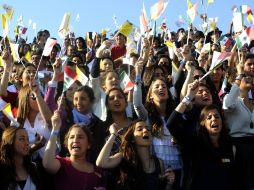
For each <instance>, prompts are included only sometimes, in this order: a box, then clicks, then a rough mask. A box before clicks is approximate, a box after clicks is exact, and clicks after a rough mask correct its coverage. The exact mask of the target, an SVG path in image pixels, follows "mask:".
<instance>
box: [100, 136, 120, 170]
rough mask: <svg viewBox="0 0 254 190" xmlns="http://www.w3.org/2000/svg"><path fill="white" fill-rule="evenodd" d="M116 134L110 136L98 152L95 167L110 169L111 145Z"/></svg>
mask: <svg viewBox="0 0 254 190" xmlns="http://www.w3.org/2000/svg"><path fill="white" fill-rule="evenodd" d="M115 138H116V134H111V135H110V137H109V139H108V140H107V141H106V143H105V144H104V146H103V148H102V149H101V151H100V154H99V156H98V157H97V160H96V165H97V166H99V167H102V168H112V167H114V166H111V164H110V152H111V149H112V147H113V143H114V141H115Z"/></svg>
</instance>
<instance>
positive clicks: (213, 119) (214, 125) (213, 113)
mask: <svg viewBox="0 0 254 190" xmlns="http://www.w3.org/2000/svg"><path fill="white" fill-rule="evenodd" d="M205 128H206V129H207V131H208V133H209V134H210V135H218V134H219V133H220V131H221V128H222V119H221V116H220V114H219V112H218V110H217V109H212V110H210V111H209V112H208V114H207V116H206V118H205Z"/></svg>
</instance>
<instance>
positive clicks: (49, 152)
mask: <svg viewBox="0 0 254 190" xmlns="http://www.w3.org/2000/svg"><path fill="white" fill-rule="evenodd" d="M54 131H55V132H57V130H53V131H52V134H54ZM56 141H57V135H51V136H50V138H49V140H48V143H47V146H46V149H45V152H44V156H43V160H42V163H43V167H44V168H45V169H46V170H51V168H54V167H55V161H56V159H55V151H56Z"/></svg>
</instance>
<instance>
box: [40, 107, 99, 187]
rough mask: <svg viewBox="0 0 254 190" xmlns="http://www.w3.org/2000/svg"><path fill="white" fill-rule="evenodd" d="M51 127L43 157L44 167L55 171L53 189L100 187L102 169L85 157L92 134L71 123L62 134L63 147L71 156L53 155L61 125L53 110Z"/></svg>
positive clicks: (85, 128) (90, 144)
mask: <svg viewBox="0 0 254 190" xmlns="http://www.w3.org/2000/svg"><path fill="white" fill-rule="evenodd" d="M52 125H53V130H52V132H51V136H50V139H49V141H48V144H47V148H46V150H45V154H44V157H43V166H44V167H45V169H46V170H47V171H48V172H50V173H51V174H54V176H55V178H54V180H55V189H56V190H59V189H61V190H65V189H66V190H67V189H77V190H83V189H87V190H94V189H96V188H99V187H102V174H101V171H100V170H99V169H98V168H97V167H95V166H94V165H93V164H91V163H90V162H89V161H88V160H87V158H86V156H87V153H88V151H89V149H90V148H91V146H92V137H91V134H90V132H89V130H88V129H87V126H85V125H79V124H75V125H73V126H72V127H71V128H70V129H69V131H68V133H67V134H66V136H65V146H66V147H67V148H68V151H69V154H70V157H56V158H55V150H56V140H57V136H58V135H59V130H60V128H61V118H60V115H59V113H58V112H57V111H56V112H55V113H54V115H53V117H52Z"/></svg>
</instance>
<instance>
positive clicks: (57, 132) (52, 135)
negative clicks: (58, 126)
mask: <svg viewBox="0 0 254 190" xmlns="http://www.w3.org/2000/svg"><path fill="white" fill-rule="evenodd" d="M59 133H60V131H59V130H52V131H51V134H50V138H51V137H58V135H59Z"/></svg>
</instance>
